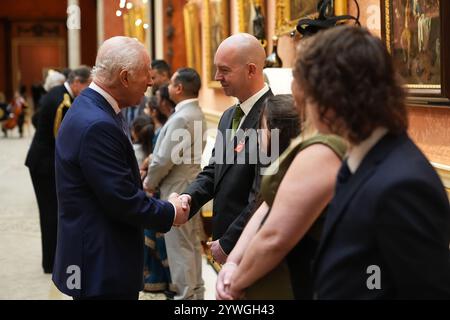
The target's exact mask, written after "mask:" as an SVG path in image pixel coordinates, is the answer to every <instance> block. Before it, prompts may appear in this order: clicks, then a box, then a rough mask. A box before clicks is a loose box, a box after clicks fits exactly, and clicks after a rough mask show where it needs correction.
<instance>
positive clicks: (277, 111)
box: [260, 94, 300, 154]
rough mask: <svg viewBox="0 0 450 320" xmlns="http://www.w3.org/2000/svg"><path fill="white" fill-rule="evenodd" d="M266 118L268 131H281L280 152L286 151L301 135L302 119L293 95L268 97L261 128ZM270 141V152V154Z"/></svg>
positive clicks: (262, 114)
mask: <svg viewBox="0 0 450 320" xmlns="http://www.w3.org/2000/svg"><path fill="white" fill-rule="evenodd" d="M264 118H265V120H266V124H267V129H269V130H272V129H279V130H280V133H279V134H280V135H279V152H280V154H281V153H282V152H283V151H284V150H286V148H287V147H288V146H289V144H290V143H291V140H292V139H293V138H295V137H297V136H298V135H299V134H300V117H299V114H298V111H297V110H296V108H295V104H294V98H293V97H292V95H291V94H280V95H277V96H272V97H268V98H267V99H266V100H265V101H264V105H263V109H262V111H261V117H260V127H261V126H262V121H263V119H264ZM270 145H271V144H270V141H269V145H268V148H269V150H268V152H269V153H270Z"/></svg>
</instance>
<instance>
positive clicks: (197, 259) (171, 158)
mask: <svg viewBox="0 0 450 320" xmlns="http://www.w3.org/2000/svg"><path fill="white" fill-rule="evenodd" d="M200 87H201V80H200V76H199V74H198V73H197V72H196V71H195V70H194V69H191V68H181V69H178V70H177V71H176V72H175V73H174V75H173V76H172V78H171V79H170V84H169V95H170V98H171V99H172V100H173V101H174V102H175V103H176V104H177V105H176V107H175V112H174V113H173V114H172V115H171V116H170V118H169V119H168V120H167V122H166V124H165V125H164V126H163V128H162V129H161V133H160V134H159V137H158V140H157V142H156V145H155V149H154V151H153V156H152V161H151V164H150V165H149V168H148V173H147V177H146V179H145V181H144V187H145V188H146V189H147V190H148V191H149V192H152V191H155V190H156V189H158V188H159V190H160V192H161V199H167V198H168V197H169V195H170V194H171V193H172V192H178V193H180V192H182V191H183V190H184V189H186V187H187V186H188V185H189V184H190V183H191V182H192V181H194V179H195V177H196V176H197V175H198V173H199V172H200V171H201V167H200V164H201V156H202V152H203V148H204V146H205V143H204V140H203V132H205V130H206V122H205V117H204V115H203V112H202V110H201V109H200V107H199V104H198V92H199V90H200ZM200 219H201V218H200V215H196V216H194V217H193V218H192V219H190V220H189V221H188V222H187V223H186V224H184V225H183V226H180V227H179V228H172V230H171V231H170V232H168V233H166V234H165V236H164V237H165V241H166V248H167V257H168V261H169V268H170V273H171V277H172V283H173V284H174V285H175V287H176V291H177V293H176V295H175V297H174V299H175V300H178V299H195V300H199V299H203V298H204V291H205V289H204V283H203V279H202V260H201V259H202V258H201V245H200V239H199V237H198V235H199V232H200V229H199V228H200V227H201V225H202V224H201V220H200Z"/></svg>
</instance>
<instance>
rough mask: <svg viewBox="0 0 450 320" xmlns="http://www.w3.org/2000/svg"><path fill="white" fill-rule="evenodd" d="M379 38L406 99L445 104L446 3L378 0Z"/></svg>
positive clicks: (449, 51)
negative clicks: (387, 53)
mask: <svg viewBox="0 0 450 320" xmlns="http://www.w3.org/2000/svg"><path fill="white" fill-rule="evenodd" d="M381 9H382V11H381V13H382V15H381V16H382V37H383V40H384V41H385V43H386V46H387V48H388V50H389V52H390V53H391V55H392V58H393V61H394V64H395V66H396V69H397V71H398V73H399V74H400V76H401V77H402V78H403V81H404V83H405V87H406V88H407V89H408V100H409V101H410V102H411V101H412V102H417V103H422V104H423V103H426V104H439V105H441V104H449V102H450V100H449V98H450V65H449V59H450V44H449V42H448V41H447V40H446V39H449V37H450V22H449V18H450V1H447V0H381Z"/></svg>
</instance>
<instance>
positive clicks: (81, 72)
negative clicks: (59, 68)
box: [67, 66, 91, 83]
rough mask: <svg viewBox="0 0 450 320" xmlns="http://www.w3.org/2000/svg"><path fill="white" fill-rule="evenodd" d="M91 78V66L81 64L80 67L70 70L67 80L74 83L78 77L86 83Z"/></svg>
mask: <svg viewBox="0 0 450 320" xmlns="http://www.w3.org/2000/svg"><path fill="white" fill-rule="evenodd" d="M90 78H91V68H89V67H87V66H81V67H79V68H76V69H73V70H72V71H70V73H69V76H68V77H67V82H69V83H73V82H74V81H75V79H78V80H79V81H80V82H81V83H86V82H88V81H89V79H90Z"/></svg>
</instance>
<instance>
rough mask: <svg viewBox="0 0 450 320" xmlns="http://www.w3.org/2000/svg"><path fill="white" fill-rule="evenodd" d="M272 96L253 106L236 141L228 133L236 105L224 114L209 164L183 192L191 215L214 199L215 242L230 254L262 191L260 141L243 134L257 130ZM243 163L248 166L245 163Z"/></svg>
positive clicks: (267, 93) (264, 96)
mask: <svg viewBox="0 0 450 320" xmlns="http://www.w3.org/2000/svg"><path fill="white" fill-rule="evenodd" d="M270 96H273V93H272V91H271V90H270V89H269V91H268V92H266V93H265V94H264V95H263V96H262V97H261V98H260V99H259V100H258V101H257V102H256V103H255V104H254V105H253V107H252V109H251V111H250V113H249V114H248V115H247V117H246V118H245V120H244V122H243V123H242V126H241V129H242V131H240V130H239V131H238V133H237V134H236V137H235V139H231V138H230V136H228V137H227V135H226V130H227V129H230V128H231V123H232V120H233V116H234V112H235V106H233V107H231V108H229V109H227V110H226V111H225V112H224V114H223V115H222V117H221V118H220V121H219V127H218V133H220V134H218V135H217V138H216V142H215V146H214V149H213V151H212V156H211V159H210V162H209V164H208V165H207V166H206V167H205V168H204V169H203V171H202V172H201V173H200V174H199V175H198V176H197V178H196V180H195V181H194V182H193V183H192V184H191V185H189V187H188V188H187V190H186V191H185V192H184V193H187V194H189V195H190V196H191V197H192V204H191V215H193V214H195V213H196V212H197V211H198V210H199V209H200V208H201V207H202V206H203V205H204V204H205V203H206V202H208V201H209V200H211V199H212V198H214V202H213V218H212V235H213V240H217V239H220V245H221V247H222V249H223V250H224V251H225V252H226V253H227V254H228V253H230V252H231V250H232V249H233V247H234V245H235V244H236V242H237V240H238V239H239V236H240V235H241V233H242V230H243V228H244V227H245V224H246V222H247V220H248V216H249V214H250V213H251V212H252V210H253V206H254V202H255V195H256V193H257V192H258V191H259V185H258V181H259V179H258V180H257V181H256V183H255V177H256V176H257V175H258V174H259V173H258V172H257V171H258V170H257V163H258V162H259V157H257V158H256V160H255V156H256V155H258V150H259V146H258V143H257V142H256V143H249V140H252V138H253V141H255V139H254V138H255V137H252V138H249V137H248V136H246V135H245V133H244V132H245V130H246V129H258V126H259V117H260V114H261V109H262V106H263V103H264V101H265V100H266V98H267V97H270ZM230 140H231V142H230ZM241 141H245V145H244V148H243V149H242V151H240V152H236V150H235V146H236V144H237V143H238V142H241ZM227 150H228V153H227ZM226 158H228V160H230V159H234V161H232V162H234V163H229V162H230V161H227V159H226ZM236 159H238V160H236ZM244 160H245V163H242V162H244ZM237 161H239V162H237ZM236 162H237V163H236Z"/></svg>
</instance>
